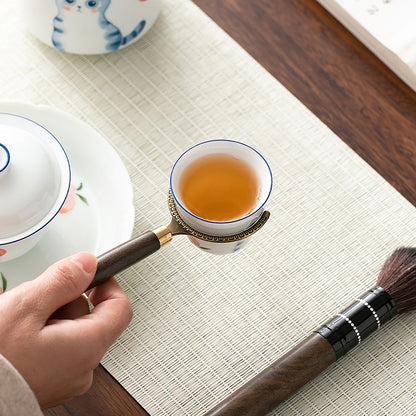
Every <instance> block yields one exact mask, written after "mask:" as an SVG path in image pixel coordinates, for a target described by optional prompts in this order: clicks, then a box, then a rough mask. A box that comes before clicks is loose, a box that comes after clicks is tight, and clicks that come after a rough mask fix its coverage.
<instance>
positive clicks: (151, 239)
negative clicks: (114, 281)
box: [87, 231, 160, 290]
mask: <svg viewBox="0 0 416 416" xmlns="http://www.w3.org/2000/svg"><path fill="white" fill-rule="evenodd" d="M159 248H160V242H159V239H158V237H157V236H156V234H155V233H154V232H153V231H146V232H145V233H143V234H141V235H139V236H138V237H135V238H132V239H131V240H129V241H126V242H125V243H122V244H120V245H119V246H117V247H115V248H112V249H111V250H109V251H107V252H106V253H104V254H101V255H100V256H98V258H97V260H98V264H97V272H96V274H95V276H94V279H93V281H92V282H91V284H90V286H89V287H88V289H87V290H89V289H92V288H93V287H95V286H98V285H100V284H101V283H104V282H105V281H107V280H108V279H109V278H110V277H112V276H114V275H115V274H117V273H120V272H121V271H123V270H124V269H127V268H128V267H130V266H131V265H133V264H134V263H137V262H138V261H139V260H142V259H144V258H145V257H147V256H148V255H150V254H152V253H154V252H155V251H157V250H158V249H159Z"/></svg>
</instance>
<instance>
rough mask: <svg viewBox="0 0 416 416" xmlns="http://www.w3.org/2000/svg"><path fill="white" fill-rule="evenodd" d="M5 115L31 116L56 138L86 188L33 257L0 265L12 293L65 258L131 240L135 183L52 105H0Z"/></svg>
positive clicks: (112, 154) (106, 149)
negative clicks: (18, 286)
mask: <svg viewBox="0 0 416 416" xmlns="http://www.w3.org/2000/svg"><path fill="white" fill-rule="evenodd" d="M0 112H7V113H13V114H18V115H21V116H24V117H27V118H29V119H31V120H33V121H36V122H37V123H39V124H41V125H42V126H44V127H45V128H46V129H48V130H49V131H50V132H51V133H52V134H54V135H55V137H57V139H58V140H59V141H60V142H61V144H62V146H63V147H64V149H65V151H66V152H67V155H68V158H69V161H70V164H71V170H72V180H71V183H72V184H73V185H74V186H75V187H76V188H78V187H79V186H80V184H81V183H82V188H81V189H80V190H79V191H77V192H76V193H77V194H79V195H80V196H78V195H76V196H75V200H76V203H75V206H74V208H73V209H72V210H71V211H69V212H67V213H65V214H58V215H57V217H56V218H55V219H54V220H53V221H52V222H51V223H50V224H49V226H48V228H47V230H46V232H45V234H44V236H43V237H42V239H41V241H40V242H39V243H38V244H37V245H36V246H35V247H34V248H33V249H32V250H31V251H30V252H28V253H27V254H25V255H24V256H21V257H19V258H17V259H15V260H10V261H8V262H0V273H2V274H3V275H4V277H5V278H6V279H7V288H8V289H10V288H13V287H15V286H17V285H18V284H20V283H22V282H24V281H26V280H32V279H34V278H35V277H37V276H38V275H39V274H40V273H42V272H43V271H44V270H45V269H46V268H47V267H48V266H49V265H50V264H52V263H54V262H55V261H57V260H59V259H61V258H63V257H67V256H69V255H71V254H74V253H77V252H79V251H89V252H91V253H94V254H96V255H98V254H101V253H104V252H105V251H107V250H109V249H110V248H112V247H114V246H117V245H118V244H120V243H122V242H124V241H126V240H128V239H129V238H130V237H131V234H132V231H133V226H134V206H133V190H132V185H131V181H130V178H129V175H128V173H127V170H126V168H125V166H124V164H123V162H122V161H121V159H120V157H119V156H118V154H117V153H116V151H115V150H114V149H113V147H112V146H111V145H110V144H109V143H108V142H107V141H106V140H105V139H104V138H103V137H102V136H101V135H100V134H98V133H97V132H96V131H95V130H94V129H92V128H91V127H90V126H89V125H87V124H85V123H84V122H82V121H80V120H78V119H77V118H75V117H74V116H72V115H70V114H67V113H64V112H63V111H60V110H57V109H54V108H51V107H47V106H35V105H32V104H24V103H15V102H8V103H6V102H3V103H2V102H0ZM87 203H88V204H87ZM0 283H1V282H0Z"/></svg>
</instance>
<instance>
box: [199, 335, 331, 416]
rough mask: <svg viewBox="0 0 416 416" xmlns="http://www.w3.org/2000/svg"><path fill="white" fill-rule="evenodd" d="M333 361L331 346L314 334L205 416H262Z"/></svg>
mask: <svg viewBox="0 0 416 416" xmlns="http://www.w3.org/2000/svg"><path fill="white" fill-rule="evenodd" d="M335 360H336V357H335V353H334V350H333V348H332V346H331V344H330V343H329V342H328V341H327V340H326V339H325V338H324V337H322V336H321V335H319V334H317V333H313V334H312V335H310V336H309V337H308V338H306V339H305V340H304V341H303V342H301V343H300V344H298V345H297V346H296V347H294V348H293V349H292V350H290V351H289V352H288V353H287V354H286V355H284V356H283V357H282V358H280V359H279V360H278V361H276V362H275V363H273V364H272V365H271V366H269V367H267V368H266V369H265V370H263V371H262V372H261V373H260V374H258V375H257V376H256V377H254V378H253V379H251V380H250V381H249V382H248V383H247V384H245V385H244V386H242V387H241V388H240V389H238V390H237V391H236V392H235V393H233V394H232V395H231V396H229V397H228V398H226V399H225V400H224V401H223V402H222V403H220V404H219V405H218V406H216V407H215V408H214V409H212V410H211V411H209V412H208V413H206V414H205V416H264V415H266V414H267V413H269V412H270V411H271V410H273V409H274V408H275V407H276V406H277V405H278V404H280V403H282V402H283V401H284V400H285V399H287V398H288V397H289V396H291V395H292V394H293V393H295V392H296V391H297V390H299V389H300V388H301V387H302V386H303V385H304V384H306V383H307V382H308V381H310V380H312V379H313V378H315V377H316V376H317V375H318V374H319V373H321V372H322V371H323V370H325V369H326V368H327V367H328V366H329V365H330V364H332V363H333V362H334V361H335Z"/></svg>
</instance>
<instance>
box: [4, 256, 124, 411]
mask: <svg viewBox="0 0 416 416" xmlns="http://www.w3.org/2000/svg"><path fill="white" fill-rule="evenodd" d="M96 267H97V260H96V258H95V257H94V256H93V255H91V254H88V253H79V254H76V255H74V256H72V257H69V258H67V259H64V260H61V261H59V262H57V263H55V264H54V265H52V266H51V267H49V268H48V269H47V270H46V271H45V272H44V273H43V274H42V275H41V276H39V277H38V278H37V279H35V280H32V281H30V282H25V283H23V284H21V285H19V286H18V287H16V288H14V289H12V290H10V291H6V292H5V293H3V294H2V295H1V296H0V334H1V337H0V354H2V355H3V356H4V357H6V358H7V359H8V360H9V361H10V362H11V364H12V365H13V366H14V367H15V368H16V369H17V370H18V371H19V372H20V374H21V375H22V376H23V377H24V378H25V380H26V381H27V383H28V384H29V385H30V387H31V388H32V390H33V392H34V393H35V395H36V397H37V399H38V401H39V404H40V406H41V407H42V408H48V407H52V406H56V405H58V404H61V403H64V402H66V401H68V400H69V399H71V398H72V397H74V396H78V395H81V394H84V393H85V392H86V391H87V390H88V389H89V388H90V386H91V383H92V377H93V370H94V368H96V367H97V366H98V364H99V363H100V361H101V359H102V357H103V355H104V354H105V352H106V351H107V349H108V348H109V347H110V346H111V344H112V343H113V342H114V341H115V340H116V339H117V338H118V337H119V336H120V335H121V333H122V332H123V331H124V329H125V328H126V327H127V325H128V324H129V322H130V320H131V318H132V309H131V306H130V303H129V301H128V299H127V296H126V295H125V293H124V292H123V291H122V289H121V288H120V286H119V285H118V284H117V282H116V280H115V279H114V278H112V279H110V280H108V281H107V282H105V283H103V284H102V285H100V286H97V287H95V288H94V289H92V290H90V291H89V292H88V297H89V299H90V301H91V303H92V304H93V305H94V306H95V307H94V309H93V310H92V311H91V313H90V312H89V307H88V301H87V299H86V297H85V296H84V295H82V293H83V292H84V291H85V290H86V289H87V287H88V285H89V284H90V282H91V280H92V278H93V276H94V274H95V271H96Z"/></svg>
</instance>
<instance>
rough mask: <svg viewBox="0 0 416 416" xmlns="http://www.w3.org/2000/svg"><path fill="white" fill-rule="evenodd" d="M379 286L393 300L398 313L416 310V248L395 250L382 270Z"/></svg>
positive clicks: (378, 281)
mask: <svg viewBox="0 0 416 416" xmlns="http://www.w3.org/2000/svg"><path fill="white" fill-rule="evenodd" d="M377 285H378V286H381V287H382V288H383V289H384V290H385V291H386V292H387V293H388V294H389V295H390V296H391V297H392V298H393V300H394V302H395V304H396V308H397V311H398V313H405V312H409V311H412V310H416V248H413V247H401V248H398V249H397V250H395V251H394V252H393V254H392V255H391V256H390V257H389V258H388V259H387V261H386V262H385V263H384V265H383V267H382V268H381V270H380V274H379V276H378V279H377Z"/></svg>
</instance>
